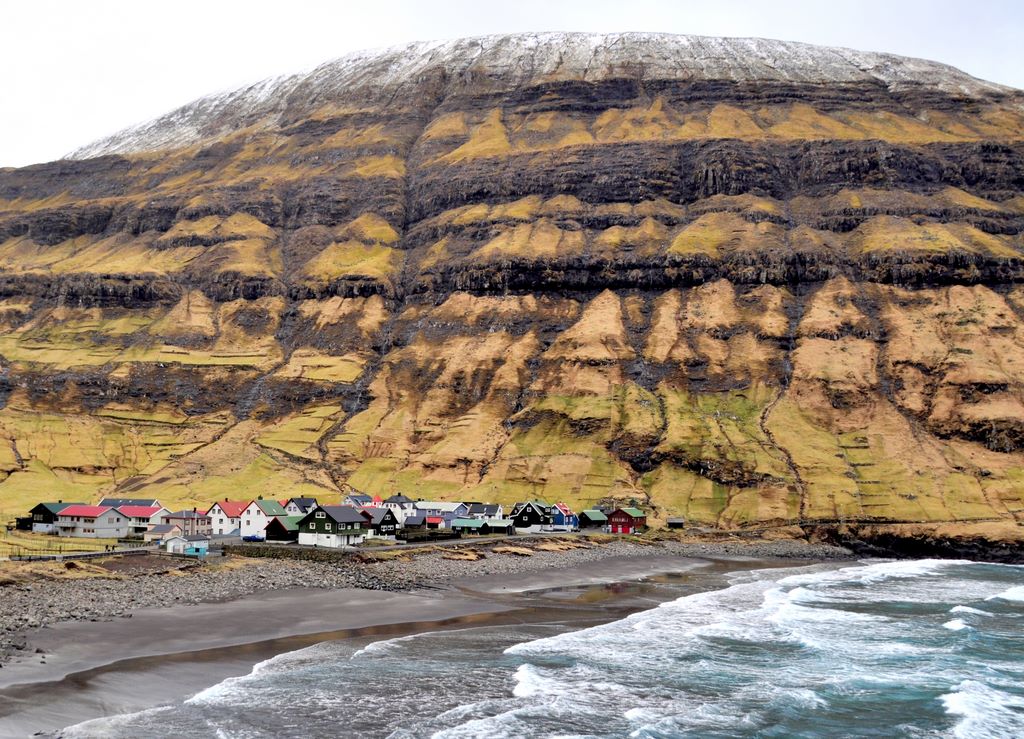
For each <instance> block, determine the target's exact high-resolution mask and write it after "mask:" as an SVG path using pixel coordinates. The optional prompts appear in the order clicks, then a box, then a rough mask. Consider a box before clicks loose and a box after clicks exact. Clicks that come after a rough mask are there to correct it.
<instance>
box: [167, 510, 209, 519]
mask: <svg viewBox="0 0 1024 739" xmlns="http://www.w3.org/2000/svg"><path fill="white" fill-rule="evenodd" d="M163 517H164V518H209V516H208V515H207V514H205V513H203V512H202V511H172V512H170V513H165V514H164V516H163Z"/></svg>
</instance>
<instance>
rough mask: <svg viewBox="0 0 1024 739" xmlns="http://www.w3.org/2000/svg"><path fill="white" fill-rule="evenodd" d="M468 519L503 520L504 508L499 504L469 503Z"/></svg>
mask: <svg viewBox="0 0 1024 739" xmlns="http://www.w3.org/2000/svg"><path fill="white" fill-rule="evenodd" d="M467 505H469V517H470V518H479V519H483V520H486V519H491V518H505V506H503V505H502V504H501V503H469V504H467Z"/></svg>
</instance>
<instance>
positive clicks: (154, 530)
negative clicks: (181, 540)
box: [142, 523, 181, 543]
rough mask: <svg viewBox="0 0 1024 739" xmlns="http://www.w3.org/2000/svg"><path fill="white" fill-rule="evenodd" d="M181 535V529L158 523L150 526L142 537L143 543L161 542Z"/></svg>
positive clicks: (172, 524) (172, 525)
mask: <svg viewBox="0 0 1024 739" xmlns="http://www.w3.org/2000/svg"><path fill="white" fill-rule="evenodd" d="M180 534H181V527H180V526H178V525H177V524H174V523H158V524H156V525H155V526H150V527H149V528H148V529H146V533H144V534H143V535H142V540H143V541H144V542H147V543H148V542H152V541H163V540H164V539H170V538H171V537H172V536H179V535H180Z"/></svg>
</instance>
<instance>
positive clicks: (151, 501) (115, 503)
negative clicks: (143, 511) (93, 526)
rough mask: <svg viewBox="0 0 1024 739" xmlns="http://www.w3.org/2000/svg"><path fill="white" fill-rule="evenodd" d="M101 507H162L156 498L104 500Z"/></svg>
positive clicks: (100, 503)
mask: <svg viewBox="0 0 1024 739" xmlns="http://www.w3.org/2000/svg"><path fill="white" fill-rule="evenodd" d="M99 505H105V506H107V507H108V508H120V507H121V506H123V505H141V506H157V507H159V506H160V501H159V500H157V499H156V498H104V499H103V500H101V501H100V502H99Z"/></svg>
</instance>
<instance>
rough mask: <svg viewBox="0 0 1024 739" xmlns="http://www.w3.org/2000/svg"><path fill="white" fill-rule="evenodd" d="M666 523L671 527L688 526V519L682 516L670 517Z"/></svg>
mask: <svg viewBox="0 0 1024 739" xmlns="http://www.w3.org/2000/svg"><path fill="white" fill-rule="evenodd" d="M665 523H666V525H667V526H668V527H669V528H670V529H681V528H685V527H686V519H685V518H683V517H681V516H679V517H675V518H670V519H668V521H666V522H665Z"/></svg>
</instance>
